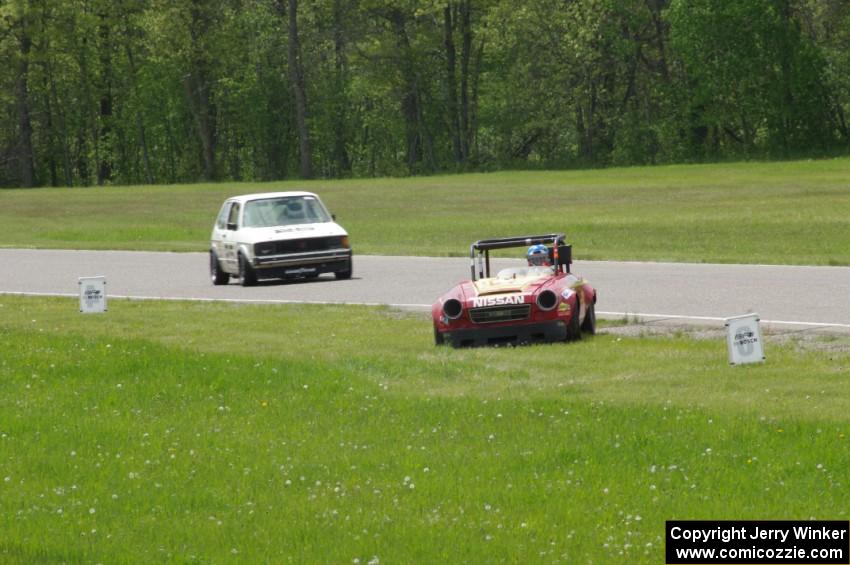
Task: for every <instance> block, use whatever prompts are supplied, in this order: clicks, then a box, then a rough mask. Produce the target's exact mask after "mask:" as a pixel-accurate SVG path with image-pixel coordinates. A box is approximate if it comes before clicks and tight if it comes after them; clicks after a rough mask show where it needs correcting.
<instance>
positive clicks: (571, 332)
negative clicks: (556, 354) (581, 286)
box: [567, 294, 581, 341]
mask: <svg viewBox="0 0 850 565" xmlns="http://www.w3.org/2000/svg"><path fill="white" fill-rule="evenodd" d="M575 297H576V305H575V308H573V312H572V314H573V315H572V316H571V317H570V322H569V324H567V341H578V340H580V339H581V303H580V302H579V298H578V294H576V295H575Z"/></svg>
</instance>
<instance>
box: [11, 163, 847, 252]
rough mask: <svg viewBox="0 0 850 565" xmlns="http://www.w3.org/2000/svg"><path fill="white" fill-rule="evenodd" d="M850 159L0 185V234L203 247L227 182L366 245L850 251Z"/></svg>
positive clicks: (19, 242) (36, 240)
mask: <svg viewBox="0 0 850 565" xmlns="http://www.w3.org/2000/svg"><path fill="white" fill-rule="evenodd" d="M848 181H850V159H835V160H825V161H798V162H783V163H737V164H722V165H692V166H667V167H643V168H640V167H636V168H624V169H606V170H598V171H559V172H505V173H493V174H469V175H455V176H439V177H425V178H410V179H378V180H372V179H369V180H349V181H312V182H298V183H293V182H281V183H265V184H247V183H230V184H224V183H223V184H215V185H181V186H137V187H114V188H88V189H39V190H5V191H2V192H0V199H2V201H3V206H2V207H0V221H1V222H2V223H3V225H4V228H5V229H4V230H3V233H2V234H0V246H6V247H10V246H14V247H19V246H22V247H56V248H80V249H107V248H108V249H144V250H175V251H203V250H205V249H206V248H207V245H208V238H209V231H210V228H211V227H212V222H213V218H214V217H215V214H216V212H217V210H218V207H219V206H220V205H221V202H222V201H223V200H224V198H226V197H227V196H230V195H233V194H238V193H246V192H254V191H269V190H280V189H283V190H288V189H307V190H313V191H316V192H318V193H320V194H321V195H322V197H323V198H324V200H325V202H326V203H327V204H328V205H329V207H330V208H331V210H332V211H333V212H334V213H336V214H337V215H338V217H339V218H340V222H341V223H342V224H343V225H344V226H345V227H346V228H347V229H348V230H349V231H350V232H351V234H352V241H353V242H354V245H355V251H356V252H358V253H367V254H406V255H437V256H441V255H463V254H465V252H466V249H468V245H469V243H470V242H471V241H474V240H476V239H480V238H484V237H499V236H506V235H516V234H523V233H532V232H547V231H565V232H567V233H568V235H569V237H570V239H571V240H572V241H573V242H574V243H575V246H576V255H577V256H578V257H580V258H584V259H639V260H673V261H697V262H700V261H705V262H737V263H776V264H780V263H792V264H817V265H848V264H850V232H848V230H847V224H846V214H845V211H846V210H848V209H850V191H848V190H847V186H848Z"/></svg>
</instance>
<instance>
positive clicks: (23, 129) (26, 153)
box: [15, 16, 35, 188]
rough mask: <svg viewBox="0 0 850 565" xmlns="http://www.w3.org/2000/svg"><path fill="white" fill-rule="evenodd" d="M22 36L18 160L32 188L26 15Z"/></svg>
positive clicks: (24, 182) (17, 91)
mask: <svg viewBox="0 0 850 565" xmlns="http://www.w3.org/2000/svg"><path fill="white" fill-rule="evenodd" d="M20 26H21V28H20V36H18V47H19V49H20V57H21V60H20V63H19V64H18V78H17V80H16V82H15V98H16V105H17V110H18V128H19V132H18V133H19V136H20V137H19V140H18V160H19V164H20V174H21V187H23V188H32V187H33V186H35V155H34V150H33V145H32V120H31V119H30V98H29V58H30V50H31V48H32V39H31V38H30V35H29V30H28V29H27V27H28V25H27V20H26V16H23V17H22V19H21V21H20Z"/></svg>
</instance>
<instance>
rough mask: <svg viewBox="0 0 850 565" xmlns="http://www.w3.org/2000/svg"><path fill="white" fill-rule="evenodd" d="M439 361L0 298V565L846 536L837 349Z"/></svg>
mask: <svg viewBox="0 0 850 565" xmlns="http://www.w3.org/2000/svg"><path fill="white" fill-rule="evenodd" d="M364 328H369V331H364ZM431 340H432V336H431V328H430V325H429V323H428V321H427V319H426V318H425V317H423V316H422V315H421V314H404V313H399V312H396V311H392V310H389V309H381V308H363V307H343V306H256V305H233V304H209V303H205V304H199V303H190V302H185V303H180V302H169V303H165V302H149V301H127V300H113V301H111V303H110V311H109V312H108V313H107V314H104V315H88V316H86V315H81V314H79V313H77V304H76V302H75V301H74V300H70V299H58V298H57V299H45V298H21V297H10V296H0V405H1V406H2V408H0V453H1V454H2V456H0V479H2V482H0V489H2V490H0V492H1V493H2V495H0V531H2V532H3V535H2V536H0V561H3V562H8V563H27V564H30V563H37V562H50V563H55V562H74V563H76V562H84V563H97V562H103V563H125V562H127V563H129V562H154V561H164V562H195V561H198V562H285V561H295V562H308V563H312V562H322V563H327V562H337V563H363V564H365V563H369V562H370V561H371V562H375V561H376V560H377V561H379V562H381V563H447V562H450V563H451V562H454V563H460V562H471V563H483V562H499V561H506V562H561V563H575V562H601V563H610V562H629V563H662V562H663V559H664V557H663V536H664V521H665V520H668V519H700V518H703V519H808V518H812V517H814V518H819V519H842V520H845V519H848V518H850V494H849V493H850V491H848V489H847V485H848V484H850V449H848V443H847V442H848V441H850V437H849V436H850V381H849V380H848V378H847V377H848V375H850V347H848V340H847V338H844V337H833V338H825V339H820V340H811V341H803V340H800V339H798V338H795V339H783V338H781V336H768V337H767V340H766V341H767V356H768V361H767V363H766V364H764V365H758V366H747V367H730V366H728V365H727V363H726V351H725V346H724V344H723V341H722V339H717V340H714V339H712V340H695V339H691V338H690V337H688V336H687V335H668V336H661V337H659V336H655V337H653V336H637V337H618V336H617V335H615V334H613V333H612V334H609V335H598V336H595V337H594V338H592V339H585V340H583V341H581V342H577V343H573V344H567V345H564V344H561V345H551V346H533V347H522V348H510V349H494V348H486V349H475V350H452V349H449V348H436V349H435V348H434V347H433V345H432V341H431Z"/></svg>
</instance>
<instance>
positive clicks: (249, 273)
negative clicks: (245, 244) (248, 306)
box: [239, 253, 257, 286]
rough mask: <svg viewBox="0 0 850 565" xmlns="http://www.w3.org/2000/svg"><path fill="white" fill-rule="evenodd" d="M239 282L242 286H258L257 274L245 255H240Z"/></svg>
mask: <svg viewBox="0 0 850 565" xmlns="http://www.w3.org/2000/svg"><path fill="white" fill-rule="evenodd" d="M239 282H240V283H241V284H242V286H254V285H255V284H257V273H255V272H254V268H253V267H251V265H250V264H249V263H248V260H247V259H245V256H244V255H243V254H241V253H240V254H239Z"/></svg>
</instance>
